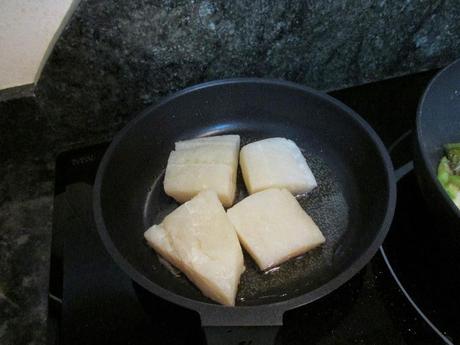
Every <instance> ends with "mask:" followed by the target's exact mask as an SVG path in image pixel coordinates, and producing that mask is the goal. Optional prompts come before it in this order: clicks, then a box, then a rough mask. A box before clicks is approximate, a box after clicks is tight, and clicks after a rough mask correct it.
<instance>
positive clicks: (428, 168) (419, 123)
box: [415, 59, 460, 219]
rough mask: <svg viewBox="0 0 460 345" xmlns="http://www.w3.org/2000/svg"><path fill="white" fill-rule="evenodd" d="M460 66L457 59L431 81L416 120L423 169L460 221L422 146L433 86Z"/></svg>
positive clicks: (424, 93)
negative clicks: (427, 106)
mask: <svg viewBox="0 0 460 345" xmlns="http://www.w3.org/2000/svg"><path fill="white" fill-rule="evenodd" d="M459 66H460V59H457V60H455V61H454V62H452V63H450V64H449V65H447V66H446V67H444V68H443V69H442V70H440V71H439V72H438V73H437V74H436V75H435V76H434V77H433V79H431V81H430V82H429V83H428V86H427V87H426V88H425V91H424V92H423V95H422V97H421V98H420V101H419V103H418V107H417V117H416V119H415V129H416V133H417V135H416V138H417V146H418V148H419V152H420V155H421V156H422V164H423V167H424V169H425V170H426V171H427V172H428V174H429V176H430V178H431V180H432V181H434V184H435V186H436V190H437V192H438V193H439V194H440V195H442V198H443V200H444V203H445V204H447V205H449V206H448V207H449V208H450V210H451V211H452V212H454V214H455V215H456V216H457V218H458V219H460V209H459V208H458V207H457V206H455V204H454V202H453V201H452V200H451V199H450V197H449V195H448V194H447V192H446V191H445V190H444V187H443V186H442V185H441V184H440V183H439V181H438V178H437V176H436V175H435V173H434V171H433V170H432V169H431V166H430V165H429V164H428V161H429V160H428V153H427V152H426V150H425V148H424V147H423V145H422V142H423V133H422V116H423V115H422V114H423V108H424V105H425V102H426V99H427V97H428V96H429V93H430V92H431V89H432V88H433V85H435V84H437V82H438V80H439V79H441V78H442V77H444V75H445V74H446V73H448V72H449V70H450V69H452V68H458V67H459Z"/></svg>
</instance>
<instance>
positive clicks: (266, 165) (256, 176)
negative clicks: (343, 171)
mask: <svg viewBox="0 0 460 345" xmlns="http://www.w3.org/2000/svg"><path fill="white" fill-rule="evenodd" d="M240 165H241V170H242V172H243V178H244V182H245V184H246V188H247V189H248V191H249V193H250V194H253V193H256V192H259V191H261V190H264V189H267V188H286V189H288V190H289V191H291V193H294V194H300V193H305V192H309V191H311V190H312V189H313V188H315V187H316V186H317V183H316V180H315V177H314V176H313V173H312V172H311V170H310V168H309V166H308V164H307V162H306V160H305V157H304V156H303V155H302V152H301V151H300V149H299V148H298V147H297V145H296V144H295V143H294V142H293V141H292V140H288V139H284V138H270V139H264V140H260V141H256V142H253V143H251V144H248V145H246V146H244V147H243V148H242V149H241V152H240Z"/></svg>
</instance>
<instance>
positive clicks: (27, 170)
mask: <svg viewBox="0 0 460 345" xmlns="http://www.w3.org/2000/svg"><path fill="white" fill-rule="evenodd" d="M457 57H460V2H458V1H456V0H441V1H433V0H417V1H416V0H407V1H399V0H398V1H396V0H390V1H388V0H381V1H369V0H340V1H316V0H310V1H299V0H293V1H282V2H280V1H267V0H263V1H257V2H253V1H242V0H238V1H232V2H228V1H223V0H205V1H169V0H161V1H155V2H153V1H136V2H132V1H127V0H120V1H113V2H100V1H82V2H81V4H80V5H79V8H78V9H77V12H76V13H75V14H74V16H73V18H72V20H71V22H70V24H69V25H68V27H67V28H66V30H65V31H64V33H63V35H62V36H61V38H60V39H59V41H58V43H57V45H56V47H55V50H54V52H53V54H52V55H51V58H50V60H49V61H48V63H47V65H46V67H45V70H44V72H43V75H42V78H41V80H40V82H39V84H38V86H37V89H36V92H35V93H36V95H35V97H30V98H23V99H17V100H11V101H7V102H3V103H0V162H1V165H0V176H1V180H0V258H1V260H0V343H1V344H5V345H9V344H43V343H45V342H46V307H47V306H46V296H47V284H48V268H49V267H48V263H49V248H50V230H51V217H52V204H53V197H52V194H53V178H54V176H53V174H54V171H53V170H54V160H55V157H56V154H57V153H58V152H59V151H63V150H66V149H69V148H71V147H76V146H82V145H88V144H91V143H95V142H101V141H104V140H108V139H110V138H111V137H112V135H113V134H114V133H115V132H116V131H117V130H118V129H119V128H121V127H122V126H123V125H124V124H125V123H126V122H127V121H128V119H129V118H130V117H131V116H132V115H133V114H135V113H136V112H138V111H140V110H141V109H142V108H144V107H146V106H147V105H150V104H152V103H155V102H156V101H157V100H158V99H160V98H161V97H163V96H164V95H166V94H168V93H170V92H172V91H174V90H177V89H181V88H183V87H185V86H188V85H192V84H195V83H198V82H201V81H205V80H211V79H218V78H226V77H236V76H261V77H271V78H282V79H288V80H292V81H296V82H299V83H303V84H306V85H310V86H312V87H315V88H319V89H337V88H342V87H345V86H350V85H355V84H360V83H364V82H366V81H372V80H379V79H383V78H387V77H390V76H395V75H399V74H406V73H411V72H415V71H420V70H424V69H430V68H433V67H438V66H442V65H445V64H447V63H449V62H450V61H452V60H454V59H455V58H457Z"/></svg>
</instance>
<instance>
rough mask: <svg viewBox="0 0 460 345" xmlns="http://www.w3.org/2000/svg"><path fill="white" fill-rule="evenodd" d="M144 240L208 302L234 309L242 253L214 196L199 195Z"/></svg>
mask: <svg viewBox="0 0 460 345" xmlns="http://www.w3.org/2000/svg"><path fill="white" fill-rule="evenodd" d="M144 236H145V238H146V240H147V242H148V243H149V245H150V246H151V247H152V248H153V249H155V251H156V252H157V253H159V254H160V255H161V256H162V257H163V258H165V259H166V260H167V261H169V262H170V263H171V264H172V265H173V266H175V267H177V268H178V269H180V270H181V271H182V272H184V274H185V275H186V276H187V277H188V278H189V279H190V280H191V281H192V282H193V283H194V284H195V285H196V286H197V287H198V288H199V289H200V290H201V291H202V292H203V294H204V295H206V296H207V297H209V298H211V299H212V300H214V301H216V302H219V303H221V304H224V305H235V296H236V293H237V289H238V283H239V281H240V276H241V274H242V273H243V271H244V261H243V253H242V250H241V246H240V243H239V242H238V237H237V235H236V232H235V229H234V227H233V225H232V224H231V222H230V220H229V218H228V216H227V214H226V213H225V210H224V208H223V207H222V205H221V203H220V201H219V199H218V197H217V194H216V193H215V192H213V191H204V192H201V193H199V194H198V195H197V196H196V197H194V198H193V199H192V200H190V201H188V202H186V203H185V204H183V205H181V206H180V207H178V208H177V209H176V210H174V211H173V212H172V213H170V214H169V215H168V216H167V217H166V218H165V219H164V220H163V222H162V223H161V224H160V225H154V226H152V227H151V228H150V229H148V230H147V231H146V232H145V233H144Z"/></svg>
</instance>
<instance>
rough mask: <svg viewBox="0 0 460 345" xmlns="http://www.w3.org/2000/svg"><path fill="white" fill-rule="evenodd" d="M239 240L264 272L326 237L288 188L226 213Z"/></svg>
mask: <svg viewBox="0 0 460 345" xmlns="http://www.w3.org/2000/svg"><path fill="white" fill-rule="evenodd" d="M227 214H228V216H229V218H230V221H231V222H232V224H233V225H234V226H235V229H236V231H237V233H238V238H239V240H240V242H241V244H242V245H243V247H244V248H245V249H246V251H248V252H249V254H250V255H251V257H252V258H253V259H254V260H255V261H256V263H257V265H258V266H259V268H260V269H261V270H266V269H267V268H270V267H273V266H276V265H279V264H281V263H282V262H284V261H286V260H288V259H290V258H292V257H294V256H298V255H300V254H303V253H305V252H307V251H308V250H310V249H313V248H315V247H317V246H318V245H320V244H321V243H323V242H324V241H325V238H324V236H323V234H322V233H321V231H320V230H319V228H318V227H317V226H316V224H315V223H314V221H313V220H312V219H311V218H310V216H309V215H308V214H307V213H306V212H305V211H304V210H303V209H302V207H301V206H300V205H299V203H298V202H297V200H296V198H295V197H294V196H293V195H292V194H291V193H290V192H289V191H288V190H287V189H275V188H273V189H267V190H264V191H262V192H258V193H255V194H252V195H250V196H248V197H247V198H245V199H243V200H242V201H240V202H239V203H237V204H236V205H234V206H233V207H232V208H230V209H228V210H227Z"/></svg>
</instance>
